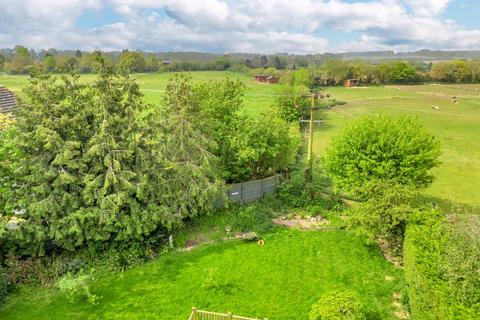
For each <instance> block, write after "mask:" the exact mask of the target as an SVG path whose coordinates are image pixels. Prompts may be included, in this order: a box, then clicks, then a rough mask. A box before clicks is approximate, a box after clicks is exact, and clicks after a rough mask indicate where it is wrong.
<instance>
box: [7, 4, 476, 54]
mask: <svg viewBox="0 0 480 320" xmlns="http://www.w3.org/2000/svg"><path fill="white" fill-rule="evenodd" d="M0 8H2V9H3V12H2V13H1V14H0V15H1V16H0V47H13V46H15V45H17V44H20V45H24V46H27V47H30V48H35V49H42V48H43V49H48V48H52V47H54V48H58V49H77V48H78V49H82V50H94V49H101V50H121V49H124V48H128V49H131V50H134V49H142V50H148V51H203V52H262V53H275V52H290V53H321V52H339V51H372V50H394V51H409V50H418V49H443V50H454V49H455V50H480V22H479V20H478V19H477V17H478V16H479V15H480V6H479V4H478V0H295V1H293V0H42V1H38V0H0Z"/></svg>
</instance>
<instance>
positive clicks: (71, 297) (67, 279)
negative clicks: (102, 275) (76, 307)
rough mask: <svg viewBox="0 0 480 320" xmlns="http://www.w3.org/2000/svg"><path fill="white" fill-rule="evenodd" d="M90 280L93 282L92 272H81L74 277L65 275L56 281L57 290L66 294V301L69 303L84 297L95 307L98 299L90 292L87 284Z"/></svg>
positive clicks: (68, 274) (69, 274)
mask: <svg viewBox="0 0 480 320" xmlns="http://www.w3.org/2000/svg"><path fill="white" fill-rule="evenodd" d="M92 280H94V277H93V276H92V272H91V273H90V274H87V273H83V272H81V273H80V274H78V275H76V276H73V275H72V274H71V273H67V274H66V275H65V276H63V277H62V278H61V279H60V280H59V281H58V283H57V288H58V289H60V291H61V292H64V293H65V294H66V297H67V300H68V301H69V302H71V303H73V302H74V301H75V299H76V298H77V297H80V298H81V297H85V298H87V300H88V302H89V303H91V304H95V305H96V304H98V303H99V300H100V298H99V297H98V296H97V295H95V294H93V293H91V291H90V288H89V285H88V284H89V282H90V281H92Z"/></svg>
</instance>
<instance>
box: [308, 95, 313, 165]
mask: <svg viewBox="0 0 480 320" xmlns="http://www.w3.org/2000/svg"><path fill="white" fill-rule="evenodd" d="M314 108H315V95H314V94H312V95H311V96H310V128H309V131H308V149H307V163H308V164H309V166H310V167H311V162H312V153H313V110H314Z"/></svg>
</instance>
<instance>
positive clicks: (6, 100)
mask: <svg viewBox="0 0 480 320" xmlns="http://www.w3.org/2000/svg"><path fill="white" fill-rule="evenodd" d="M17 109H18V105H17V101H16V100H15V95H14V94H13V92H12V91H10V90H8V89H7V88H5V87H3V86H0V113H4V114H6V113H15V112H16V111H17Z"/></svg>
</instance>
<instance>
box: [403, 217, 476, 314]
mask: <svg viewBox="0 0 480 320" xmlns="http://www.w3.org/2000/svg"><path fill="white" fill-rule="evenodd" d="M479 234H480V216H478V215H472V214H469V215H449V216H447V217H446V216H443V215H441V214H439V213H436V212H434V213H433V214H431V215H429V216H428V217H427V218H425V217H423V218H422V221H420V222H419V221H417V222H416V223H412V224H411V225H410V226H409V227H408V228H407V232H406V238H405V243H404V262H405V276H406V279H407V282H408V293H409V300H410V307H411V313H412V316H413V318H415V319H424V320H430V319H432V320H433V319H458V320H467V319H468V320H470V319H478V315H479V314H480V272H479V270H480V237H479Z"/></svg>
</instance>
